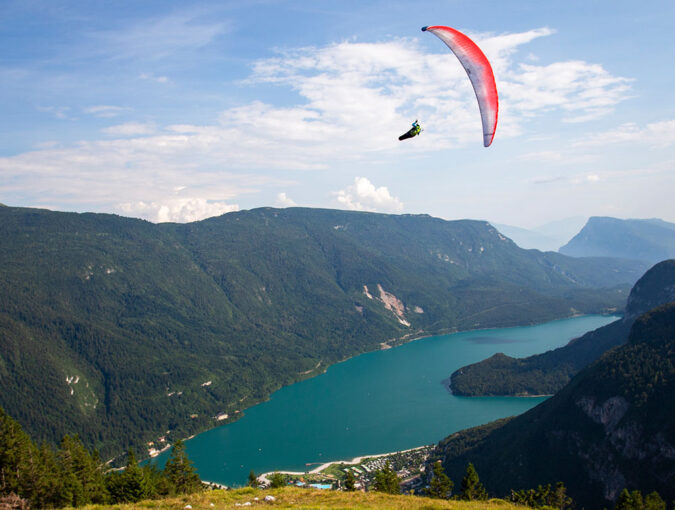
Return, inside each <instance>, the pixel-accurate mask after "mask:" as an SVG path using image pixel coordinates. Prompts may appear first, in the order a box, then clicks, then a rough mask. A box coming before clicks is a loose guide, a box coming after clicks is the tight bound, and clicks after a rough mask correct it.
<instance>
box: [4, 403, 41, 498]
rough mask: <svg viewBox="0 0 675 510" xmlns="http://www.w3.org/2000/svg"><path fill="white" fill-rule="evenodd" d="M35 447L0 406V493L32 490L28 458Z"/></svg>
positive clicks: (22, 494) (21, 492) (22, 493)
mask: <svg viewBox="0 0 675 510" xmlns="http://www.w3.org/2000/svg"><path fill="white" fill-rule="evenodd" d="M32 448H35V446H34V445H33V443H32V441H31V440H30V438H29V437H28V435H27V434H26V433H25V432H24V431H23V429H22V428H21V425H19V424H18V423H17V422H16V421H14V420H13V419H12V418H11V417H9V416H8V415H7V414H5V411H4V410H3V409H2V408H1V407H0V495H3V494H10V493H14V494H17V495H18V496H21V497H25V496H24V495H27V493H29V492H31V491H30V480H29V478H28V474H29V471H30V470H29V468H28V459H29V457H30V450H31V449H32Z"/></svg>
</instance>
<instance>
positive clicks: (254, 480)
mask: <svg viewBox="0 0 675 510" xmlns="http://www.w3.org/2000/svg"><path fill="white" fill-rule="evenodd" d="M247 485H248V486H249V487H254V488H258V485H259V482H258V477H257V476H256V475H255V471H253V470H252V469H251V472H250V473H249V474H248V484H247Z"/></svg>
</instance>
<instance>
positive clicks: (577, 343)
mask: <svg viewBox="0 0 675 510" xmlns="http://www.w3.org/2000/svg"><path fill="white" fill-rule="evenodd" d="M671 301H675V260H666V261H663V262H660V263H659V264H656V265H655V266H654V267H653V268H651V269H650V270H649V271H647V273H646V274H645V275H644V276H643V277H642V278H640V280H638V282H637V283H636V284H635V286H634V287H633V289H632V290H631V293H630V295H629V296H628V302H627V305H626V310H625V314H624V316H623V318H622V319H620V320H617V321H616V322H613V323H611V324H608V325H607V326H604V327H602V328H598V329H597V330H595V331H590V332H588V333H586V334H585V335H583V336H582V337H580V338H576V339H574V340H572V341H571V342H570V343H569V344H567V345H566V346H564V347H560V348H558V349H554V350H551V351H548V352H545V353H543V354H536V355H534V356H529V357H527V358H520V359H519V358H512V357H510V356H506V355H504V354H501V353H498V354H495V355H494V356H492V357H490V358H488V359H486V360H483V361H480V362H478V363H474V364H472V365H468V366H466V367H462V368H460V369H459V370H456V371H455V372H454V373H453V374H452V376H451V378H450V380H451V389H452V392H453V393H454V394H456V395H464V396H473V397H475V396H485V395H552V394H553V393H555V392H557V391H558V390H560V389H561V388H562V387H563V386H564V385H565V384H567V383H568V382H569V380H570V379H571V378H572V377H573V376H574V374H576V373H577V372H579V370H581V369H582V368H584V367H585V366H587V365H588V364H589V363H591V362H592V361H594V360H595V359H597V358H598V357H600V355H601V354H603V353H604V352H605V351H607V350H609V349H611V348H612V347H615V346H617V345H621V344H624V343H625V342H626V341H627V340H628V333H629V332H630V328H631V326H632V325H633V322H634V321H635V319H636V318H637V316H638V315H640V314H643V313H646V312H647V311H649V310H651V309H652V308H655V307H657V306H659V305H663V304H666V303H669V302H671Z"/></svg>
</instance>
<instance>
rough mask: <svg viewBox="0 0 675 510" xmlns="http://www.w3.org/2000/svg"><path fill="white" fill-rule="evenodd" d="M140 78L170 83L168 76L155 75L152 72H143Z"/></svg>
mask: <svg viewBox="0 0 675 510" xmlns="http://www.w3.org/2000/svg"><path fill="white" fill-rule="evenodd" d="M139 78H140V79H141V80H148V81H154V82H157V83H169V81H170V80H169V77H168V76H155V75H154V74H152V73H141V74H140V76H139Z"/></svg>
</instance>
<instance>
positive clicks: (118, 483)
mask: <svg viewBox="0 0 675 510" xmlns="http://www.w3.org/2000/svg"><path fill="white" fill-rule="evenodd" d="M106 487H107V489H108V492H109V494H110V497H111V499H112V501H113V502H114V503H135V502H136V501H140V500H141V499H143V498H146V497H147V496H148V491H147V488H146V481H145V479H144V477H143V471H142V470H141V468H140V467H139V465H138V463H137V462H136V456H135V455H134V451H133V450H129V453H128V458H127V465H126V467H125V468H124V471H123V472H122V473H112V474H110V475H108V476H107V477H106Z"/></svg>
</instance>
